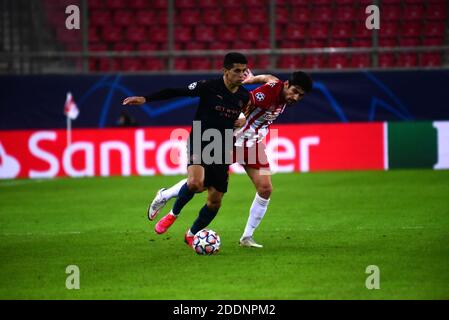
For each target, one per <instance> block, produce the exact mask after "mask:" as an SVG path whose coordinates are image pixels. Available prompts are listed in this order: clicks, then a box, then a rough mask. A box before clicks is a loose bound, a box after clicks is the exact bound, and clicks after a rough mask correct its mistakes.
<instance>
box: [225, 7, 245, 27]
mask: <svg viewBox="0 0 449 320" xmlns="http://www.w3.org/2000/svg"><path fill="white" fill-rule="evenodd" d="M224 22H225V23H226V24H231V25H241V24H245V23H246V17H245V14H244V12H243V11H236V10H234V9H229V8H228V9H227V10H225V11H224Z"/></svg>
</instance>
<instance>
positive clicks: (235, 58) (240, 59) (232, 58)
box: [223, 52, 248, 69]
mask: <svg viewBox="0 0 449 320" xmlns="http://www.w3.org/2000/svg"><path fill="white" fill-rule="evenodd" d="M234 63H241V64H248V60H247V59H246V57H245V56H244V55H243V54H241V53H239V52H229V53H228V54H227V55H225V57H224V59H223V67H224V68H226V69H232V66H233V64H234Z"/></svg>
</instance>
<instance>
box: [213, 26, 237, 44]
mask: <svg viewBox="0 0 449 320" xmlns="http://www.w3.org/2000/svg"><path fill="white" fill-rule="evenodd" d="M216 34H217V39H218V40H221V41H228V42H229V41H234V40H236V39H237V29H236V27H230V26H224V25H223V26H219V27H218V30H217V33H216Z"/></svg>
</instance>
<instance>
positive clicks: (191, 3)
mask: <svg viewBox="0 0 449 320" xmlns="http://www.w3.org/2000/svg"><path fill="white" fill-rule="evenodd" d="M195 7H196V1H195V0H175V8H195Z"/></svg>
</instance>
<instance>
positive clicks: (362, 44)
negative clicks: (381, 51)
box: [352, 38, 373, 48]
mask: <svg viewBox="0 0 449 320" xmlns="http://www.w3.org/2000/svg"><path fill="white" fill-rule="evenodd" d="M352 46H353V47H356V48H367V47H372V46H373V43H372V40H371V39H369V38H361V39H358V38H355V39H353V40H352Z"/></svg>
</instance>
